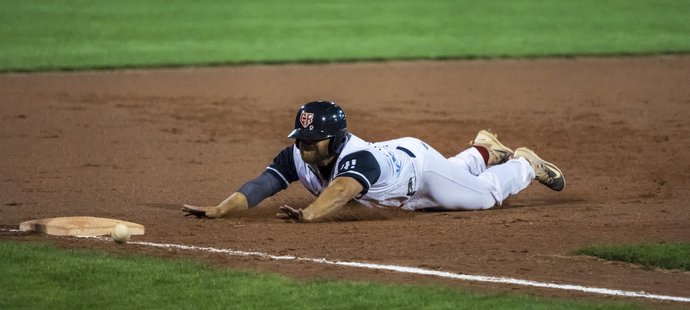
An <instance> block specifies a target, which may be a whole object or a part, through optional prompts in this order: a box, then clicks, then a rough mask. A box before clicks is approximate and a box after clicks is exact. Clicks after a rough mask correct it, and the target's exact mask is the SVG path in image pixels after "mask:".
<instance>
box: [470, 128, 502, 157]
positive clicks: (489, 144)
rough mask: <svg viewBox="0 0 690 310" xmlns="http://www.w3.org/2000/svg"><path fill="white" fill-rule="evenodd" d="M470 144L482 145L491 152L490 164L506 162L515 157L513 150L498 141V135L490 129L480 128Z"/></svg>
mask: <svg viewBox="0 0 690 310" xmlns="http://www.w3.org/2000/svg"><path fill="white" fill-rule="evenodd" d="M470 145H472V146H481V147H483V148H485V149H486V150H487V151H488V152H489V160H488V162H487V165H489V166H493V165H498V164H502V163H505V162H507V161H508V160H509V159H511V158H512V157H513V150H511V149H510V148H508V147H506V146H505V145H503V143H501V142H500V141H498V135H496V134H494V133H492V132H491V131H489V130H480V131H479V132H478V133H477V137H476V138H474V140H472V141H471V142H470Z"/></svg>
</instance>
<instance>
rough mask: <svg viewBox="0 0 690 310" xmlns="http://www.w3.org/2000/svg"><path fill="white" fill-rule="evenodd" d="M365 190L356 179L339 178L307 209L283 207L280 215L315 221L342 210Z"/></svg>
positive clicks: (298, 219)
mask: <svg viewBox="0 0 690 310" xmlns="http://www.w3.org/2000/svg"><path fill="white" fill-rule="evenodd" d="M363 190H364V187H363V186H362V184H360V183H359V182H358V181H357V180H355V179H354V178H351V177H346V176H342V177H337V178H335V179H333V182H331V184H330V185H328V187H326V188H325V189H324V190H323V192H322V193H321V194H320V195H319V197H318V198H316V200H314V202H312V203H311V204H310V205H309V206H308V207H307V208H305V209H304V210H302V209H294V208H292V207H290V206H282V207H280V210H281V211H282V212H284V214H279V216H281V217H287V218H292V219H294V220H297V221H304V222H311V221H315V220H318V219H321V218H323V217H325V216H327V215H329V214H332V213H333V212H335V211H337V210H340V208H342V207H343V206H345V204H346V203H347V202H348V201H350V200H352V199H354V198H356V197H357V195H359V193H361V192H362V191H363Z"/></svg>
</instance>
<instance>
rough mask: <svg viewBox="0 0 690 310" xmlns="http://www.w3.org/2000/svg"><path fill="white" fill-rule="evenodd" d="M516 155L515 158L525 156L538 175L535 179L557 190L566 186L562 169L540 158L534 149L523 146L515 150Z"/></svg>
mask: <svg viewBox="0 0 690 310" xmlns="http://www.w3.org/2000/svg"><path fill="white" fill-rule="evenodd" d="M514 156H515V158H520V157H524V158H525V159H526V160H527V161H528V162H529V163H530V164H531V165H532V169H534V174H535V175H536V177H535V179H536V180H537V181H539V182H540V183H541V184H544V185H546V187H548V188H550V189H552V190H554V191H557V192H560V191H562V190H563V188H564V187H565V177H563V173H562V172H561V169H558V167H556V165H554V164H552V163H550V162H548V161H545V160H543V159H541V158H539V156H537V154H536V153H534V151H532V150H530V149H528V148H526V147H521V148H518V149H516V150H515V155H514Z"/></svg>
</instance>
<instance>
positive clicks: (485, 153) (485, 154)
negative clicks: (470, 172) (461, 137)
mask: <svg viewBox="0 0 690 310" xmlns="http://www.w3.org/2000/svg"><path fill="white" fill-rule="evenodd" d="M474 148H476V149H477V151H479V154H482V158H484V164H485V165H487V166H488V165H489V151H488V150H487V149H486V148H485V147H483V146H477V145H475V146H474Z"/></svg>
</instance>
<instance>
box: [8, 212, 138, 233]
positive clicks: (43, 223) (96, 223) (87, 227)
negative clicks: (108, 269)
mask: <svg viewBox="0 0 690 310" xmlns="http://www.w3.org/2000/svg"><path fill="white" fill-rule="evenodd" d="M117 224H124V225H126V226H127V228H129V233H130V234H131V235H143V234H144V225H141V224H137V223H132V222H126V221H121V220H116V219H108V218H102V217H92V216H69V217H54V218H47V219H40V220H31V221H26V222H22V223H21V224H19V230H20V231H35V232H41V233H46V234H48V235H53V236H102V235H109V234H110V233H112V232H113V229H114V228H115V225H117Z"/></svg>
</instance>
